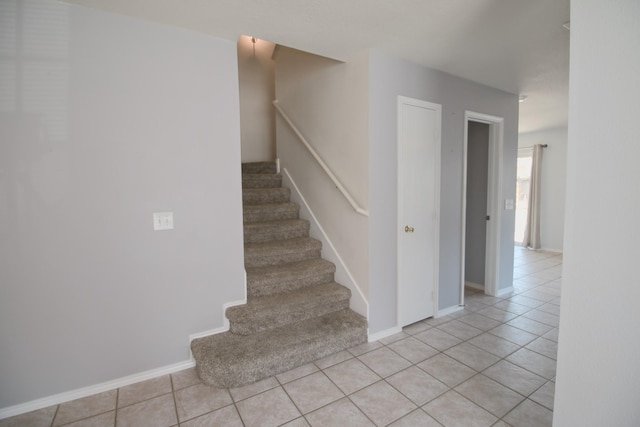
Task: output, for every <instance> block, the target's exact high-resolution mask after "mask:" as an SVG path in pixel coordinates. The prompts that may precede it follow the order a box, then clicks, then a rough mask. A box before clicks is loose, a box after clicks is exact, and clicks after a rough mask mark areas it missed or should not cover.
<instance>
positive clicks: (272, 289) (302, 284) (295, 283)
mask: <svg viewBox="0 0 640 427" xmlns="http://www.w3.org/2000/svg"><path fill="white" fill-rule="evenodd" d="M333 281H334V274H333V273H325V274H316V275H313V276H308V277H299V276H298V277H296V276H294V277H290V278H286V279H282V280H280V281H277V282H273V283H269V281H267V280H263V279H261V278H256V279H254V280H252V279H250V278H249V277H248V276H247V295H248V296H249V297H262V296H266V295H273V294H277V293H279V292H290V291H295V290H297V289H302V288H306V287H307V286H315V285H322V284H325V283H330V282H333Z"/></svg>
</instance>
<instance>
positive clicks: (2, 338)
mask: <svg viewBox="0 0 640 427" xmlns="http://www.w3.org/2000/svg"><path fill="white" fill-rule="evenodd" d="M0 15H1V16H2V17H3V25H2V35H1V36H0V39H2V43H1V44H0V49H2V52H1V54H0V57H1V58H2V59H1V63H0V64H1V68H0V70H1V76H0V77H1V78H0V82H2V83H1V84H2V87H3V89H2V91H3V92H2V93H3V95H2V97H0V100H1V101H0V177H1V178H0V283H1V284H2V285H1V286H0V360H1V361H2V362H1V363H0V384H1V386H0V408H4V407H7V406H11V405H15V404H19V403H23V402H27V401H31V400H34V399H38V398H42V397H45V396H50V395H53V394H56V393H61V392H65V391H68V390H72V389H76V388H81V387H86V386H89V385H93V384H98V383H101V382H105V381H108V380H113V379H117V378H121V377H124V376H127V375H131V374H135V373H139V372H141V371H145V370H149V369H154V368H158V367H163V366H166V365H169V364H173V363H177V362H181V361H185V360H188V358H189V350H188V344H189V343H188V339H189V335H190V334H193V333H197V332H201V331H204V330H208V329H212V328H216V327H220V326H222V324H223V313H222V304H223V303H224V302H227V301H233V300H239V299H242V298H243V297H244V285H243V252H242V250H243V249H242V208H241V191H240V169H239V164H240V141H239V139H240V138H239V137H240V126H239V118H238V108H239V107H238V75H237V55H236V44H235V42H229V41H222V40H219V39H215V38H212V37H208V36H203V35H198V34H195V33H192V32H189V31H184V30H179V29H175V28H170V27H166V26H162V25H156V24H150V23H147V22H144V21H138V20H135V19H131V18H125V17H119V16H116V15H112V14H109V13H104V12H99V11H95V10H91V9H85V8H82V7H76V6H69V5H66V4H63V3H58V2H54V1H47V0H32V1H29V2H26V1H15V2H11V1H3V2H1V3H0ZM154 211H173V212H174V215H175V230H173V231H163V232H154V231H153V229H152V213H153V212H154Z"/></svg>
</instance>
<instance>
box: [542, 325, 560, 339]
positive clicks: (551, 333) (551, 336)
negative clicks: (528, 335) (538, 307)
mask: <svg viewBox="0 0 640 427" xmlns="http://www.w3.org/2000/svg"><path fill="white" fill-rule="evenodd" d="M558 332H559V329H558V328H553V329H552V330H550V331H549V332H547V333H546V334H544V335H543V336H542V338H545V339H548V340H551V341H554V342H558Z"/></svg>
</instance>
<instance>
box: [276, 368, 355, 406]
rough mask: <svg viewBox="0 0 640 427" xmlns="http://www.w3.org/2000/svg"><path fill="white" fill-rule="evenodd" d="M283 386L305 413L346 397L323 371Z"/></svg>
mask: <svg viewBox="0 0 640 427" xmlns="http://www.w3.org/2000/svg"><path fill="white" fill-rule="evenodd" d="M283 387H284V389H285V390H286V392H287V394H288V395H289V397H290V398H291V400H293V403H295V405H296V406H297V407H298V409H299V410H300V412H302V413H303V414H307V413H309V412H311V411H314V410H316V409H318V408H320V407H321V406H325V405H327V404H329V403H331V402H334V401H336V400H338V399H341V398H342V397H344V393H342V392H341V391H340V389H339V388H338V387H336V385H335V384H333V383H332V382H331V380H329V378H327V376H326V375H325V374H324V373H323V372H316V373H314V374H311V375H308V376H306V377H303V378H300V379H297V380H295V381H291V382H290V383H287V384H285V385H283Z"/></svg>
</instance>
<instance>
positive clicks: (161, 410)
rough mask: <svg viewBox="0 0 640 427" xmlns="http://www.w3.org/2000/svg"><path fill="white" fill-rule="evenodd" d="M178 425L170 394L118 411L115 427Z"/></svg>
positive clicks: (163, 426)
mask: <svg viewBox="0 0 640 427" xmlns="http://www.w3.org/2000/svg"><path fill="white" fill-rule="evenodd" d="M176 424H178V418H177V416H176V406H175V403H174V401H173V396H172V395H171V394H165V395H163V396H159V397H154V398H153V399H150V400H145V401H144V402H140V403H136V404H135V405H130V406H127V407H125V408H122V409H119V410H118V414H117V424H116V426H117V427H142V426H153V427H170V426H175V425H176Z"/></svg>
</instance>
